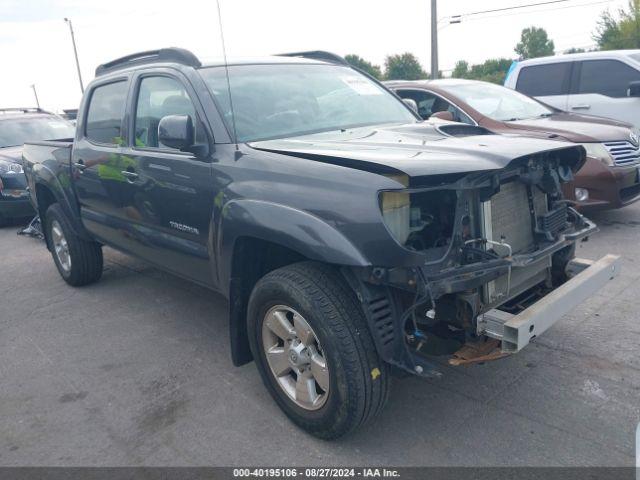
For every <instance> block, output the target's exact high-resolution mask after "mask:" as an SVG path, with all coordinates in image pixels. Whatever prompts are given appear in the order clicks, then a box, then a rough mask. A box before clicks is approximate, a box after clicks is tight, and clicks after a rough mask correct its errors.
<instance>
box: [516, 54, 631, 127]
mask: <svg viewBox="0 0 640 480" xmlns="http://www.w3.org/2000/svg"><path fill="white" fill-rule="evenodd" d="M505 86H507V87H509V88H513V89H514V90H518V91H519V92H522V93H524V94H526V95H529V96H532V97H536V98H538V99H539V100H541V101H543V102H545V103H547V104H549V105H553V106H554V107H556V108H559V109H560V110H566V111H569V112H576V113H588V114H590V115H597V116H599V117H606V118H612V119H614V120H619V121H622V122H627V123H631V124H632V125H634V126H635V127H636V128H640V113H639V112H640V50H615V51H605V52H588V53H574V54H569V55H559V56H556V57H543V58H535V59H532V60H525V61H523V62H519V63H518V64H517V65H516V66H515V67H514V69H513V70H512V71H511V73H510V75H509V76H508V78H507V79H506V81H505Z"/></svg>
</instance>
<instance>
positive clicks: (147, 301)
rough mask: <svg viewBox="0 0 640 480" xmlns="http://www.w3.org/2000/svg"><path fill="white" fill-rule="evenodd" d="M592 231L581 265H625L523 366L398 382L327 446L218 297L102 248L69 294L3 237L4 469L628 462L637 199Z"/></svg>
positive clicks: (633, 408) (639, 332)
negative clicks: (286, 400)
mask: <svg viewBox="0 0 640 480" xmlns="http://www.w3.org/2000/svg"><path fill="white" fill-rule="evenodd" d="M592 218H593V219H594V220H596V221H597V222H598V223H599V225H600V227H601V232H600V233H599V234H597V235H596V236H594V237H592V238H591V240H590V241H589V242H587V243H583V244H581V245H580V247H579V250H578V254H579V255H580V256H583V257H586V258H591V259H595V258H599V257H600V256H602V255H603V254H605V253H608V252H611V253H619V254H622V255H623V256H624V265H623V270H622V274H621V275H620V277H618V278H617V279H615V280H614V281H613V282H610V283H609V285H608V286H607V287H606V288H605V289H604V290H603V291H601V292H600V293H598V294H597V295H595V296H594V297H593V298H591V299H590V300H589V301H588V302H587V303H585V304H584V305H582V306H581V307H580V308H578V309H576V310H575V311H574V312H572V313H571V314H570V315H568V316H566V317H565V318H564V319H562V320H561V321H560V322H559V323H558V324H556V326H555V327H554V328H552V329H551V330H550V331H548V332H547V333H546V334H544V335H543V336H542V337H541V338H539V339H538V340H537V342H536V343H534V344H532V345H530V346H529V347H527V348H526V349H525V350H524V351H523V352H521V353H520V354H518V355H515V356H512V357H510V358H506V359H504V360H501V361H498V362H493V363H489V364H486V365H480V366H474V367H467V368H464V367H458V368H450V367H446V366H445V367H443V371H444V374H445V375H444V376H443V378H442V379H439V380H433V381H426V380H421V379H417V378H408V379H404V380H397V381H395V383H394V386H393V390H392V393H391V399H390V401H389V404H388V407H387V409H386V410H385V412H384V414H383V415H382V417H381V418H380V419H379V421H378V422H377V423H375V424H373V425H371V426H369V427H367V428H365V429H363V430H361V431H359V432H358V433H357V434H355V435H353V436H351V437H348V438H346V439H342V440H339V441H337V442H332V443H329V442H323V441H320V440H316V439H314V438H312V437H310V436H308V435H306V434H305V433H303V432H301V431H300V430H298V429H297V428H295V427H294V426H293V425H292V424H290V423H289V422H288V420H287V419H286V417H285V416H284V415H283V414H282V413H281V412H280V410H279V409H278V408H277V407H276V405H275V403H274V402H273V401H272V400H271V398H270V397H269V396H268V394H267V392H266V390H265V389H264V388H263V386H262V383H261V381H260V378H259V377H258V374H257V372H256V370H255V368H254V366H253V365H247V366H244V367H242V368H234V367H233V366H232V364H231V361H230V355H229V346H228V339H227V337H228V327H227V304H226V301H225V300H224V299H222V298H221V297H219V296H217V295H216V294H214V293H211V292H209V291H207V290H205V289H203V288H200V287H198V286H194V285H192V284H190V283H188V282H186V281H183V280H181V279H178V278H175V277H173V276H170V275H168V274H165V273H162V272H160V271H158V270H156V269H155V268H152V267H149V266H147V265H145V264H143V263H141V262H139V261H137V260H132V259H130V258H128V257H125V256H123V255H121V254H119V253H116V252H114V251H112V250H108V249H105V257H106V270H105V272H104V276H103V278H102V280H101V281H100V282H99V283H98V284H96V285H92V286H90V287H85V288H82V289H73V288H71V287H68V286H67V285H66V284H65V283H64V282H63V281H62V279H61V278H60V277H59V276H58V273H57V271H56V270H55V267H54V265H53V261H52V260H51V257H50V256H49V253H48V252H47V251H46V249H45V248H44V246H43V245H42V243H41V242H40V241H38V240H34V239H31V238H22V237H18V236H16V229H17V226H13V227H5V228H3V229H0V246H1V247H2V251H1V255H2V256H1V260H0V266H1V268H0V465H92V466H93V465H118V466H121V465H171V466H173V465H175V466H185V465H214V466H231V465H274V466H279V465H363V466H371V465H395V466H420V465H429V466H433V465H438V466H442V465H468V466H474V465H598V466H613V465H615V466H631V465H633V464H634V451H635V448H634V437H635V429H636V425H637V424H638V422H639V421H640V355H638V345H639V344H640V324H639V318H640V316H639V315H638V313H637V306H638V304H639V303H638V299H639V298H640V241H639V239H640V204H637V205H635V206H632V207H627V208H626V209H623V210H620V211H616V212H610V213H602V214H598V215H592Z"/></svg>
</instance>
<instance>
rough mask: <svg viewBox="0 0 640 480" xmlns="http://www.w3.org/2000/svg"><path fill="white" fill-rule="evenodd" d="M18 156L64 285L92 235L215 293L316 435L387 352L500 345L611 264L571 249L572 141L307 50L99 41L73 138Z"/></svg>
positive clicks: (343, 421) (370, 390) (362, 394)
mask: <svg viewBox="0 0 640 480" xmlns="http://www.w3.org/2000/svg"><path fill="white" fill-rule="evenodd" d="M23 161H24V168H25V173H26V176H27V179H28V184H29V187H30V192H31V198H32V202H33V205H34V207H35V208H36V209H37V210H38V212H39V214H40V215H41V216H42V219H43V225H44V234H45V238H46V245H47V247H48V249H49V250H50V251H51V253H52V257H53V261H54V262H55V265H56V267H57V269H58V271H59V273H60V275H61V276H62V278H63V279H64V280H65V281H66V282H67V283H68V284H70V285H72V286H82V285H87V284H89V283H92V282H95V281H97V280H98V279H99V278H100V276H101V274H102V263H103V257H102V247H103V246H104V245H107V246H109V247H113V248H115V249H118V250H120V251H122V252H125V253H128V254H131V255H133V256H136V257H138V258H141V259H144V260H146V261H148V262H151V263H152V264H154V265H156V266H158V267H159V268H162V269H164V270H166V271H169V272H172V273H174V274H176V275H179V276H181V277H183V278H185V279H188V280H191V281H193V282H197V283H199V284H201V285H204V286H206V287H208V288H210V289H212V290H214V291H217V292H220V293H221V294H222V295H224V296H225V297H226V298H228V299H229V307H230V308H229V322H230V328H229V331H230V351H231V357H232V360H233V363H234V364H235V365H243V364H246V363H248V362H250V361H252V360H253V361H255V363H256V365H257V368H258V370H259V371H260V374H261V376H262V379H263V381H264V383H265V385H266V387H267V389H268V390H269V392H270V394H271V395H272V396H273V398H274V400H275V401H276V402H277V404H278V405H279V406H280V408H281V409H282V410H283V411H284V412H285V413H286V415H287V416H288V417H289V418H290V419H291V420H292V421H293V422H295V423H296V424H297V425H298V426H300V427H301V428H303V429H305V430H307V431H308V432H310V433H312V434H314V435H316V436H319V437H322V438H336V437H339V436H341V435H344V434H346V433H348V432H351V431H353V430H355V429H356V428H358V427H359V426H361V425H362V424H364V423H365V422H367V421H369V420H371V419H372V418H374V417H375V416H376V415H377V414H378V413H379V412H380V411H381V410H382V408H383V406H384V404H385V401H386V398H387V394H388V391H389V387H390V378H391V376H392V374H393V373H395V372H398V373H402V372H404V373H407V372H408V373H411V374H415V375H419V376H423V377H433V376H438V375H440V374H441V372H440V371H439V365H442V364H443V361H448V362H449V363H450V364H452V365H465V364H471V363H477V362H486V361H489V360H494V359H497V358H501V357H504V356H508V355H512V354H514V353H516V352H518V351H519V350H521V349H522V348H524V347H525V346H526V345H527V344H528V343H529V342H530V341H531V340H532V339H533V338H535V337H536V336H538V335H540V334H542V333H543V332H544V331H545V330H546V329H548V328H549V327H550V326H551V325H553V324H554V322H556V321H557V320H558V319H559V318H560V317H561V316H562V315H563V314H565V313H566V312H568V311H569V310H570V309H572V308H574V307H575V306H576V305H578V304H579V303H580V302H582V301H584V300H585V299H586V298H587V297H588V296H589V295H592V294H593V293H594V292H595V291H597V290H598V289H599V288H601V287H602V286H603V285H604V284H606V282H607V281H608V280H610V279H611V278H613V277H614V276H615V274H616V272H617V270H618V269H619V259H618V257H615V256H612V255H607V256H605V257H603V258H602V259H599V260H597V261H588V260H582V259H576V258H574V252H575V245H576V242H578V241H580V240H583V239H585V238H587V236H589V235H591V234H592V233H594V232H595V231H596V227H595V225H594V224H593V223H591V222H590V221H589V220H587V219H586V218H585V217H583V216H582V215H581V214H580V213H578V212H576V211H575V210H574V209H573V208H571V206H570V204H569V203H568V202H566V201H565V200H563V198H562V185H563V184H564V183H566V182H569V181H571V180H572V179H573V174H574V172H576V171H577V170H578V169H579V168H580V167H581V166H582V165H583V163H584V161H585V150H584V148H583V147H582V146H576V145H575V144H573V145H572V144H566V143H561V142H555V141H548V140H540V139H531V138H514V137H511V138H509V137H504V136H500V135H495V134H491V133H490V132H488V131H487V130H485V129H483V128H481V127H476V126H469V125H459V124H443V123H440V124H430V123H427V122H423V121H422V120H421V119H420V117H419V116H418V115H417V114H416V113H415V112H414V111H413V110H412V109H411V108H410V107H409V106H408V105H407V104H405V103H403V102H402V101H401V100H400V98H399V97H397V96H396V95H395V94H393V93H392V92H391V91H389V90H388V89H387V88H386V87H384V86H383V85H381V84H380V83H378V82H377V81H375V80H374V79H372V78H370V77H368V76H367V75H366V74H363V73H361V72H359V71H358V70H355V69H354V68H352V67H350V66H349V65H348V64H346V62H344V60H342V59H341V58H340V57H338V56H335V55H332V54H328V53H326V52H317V51H316V52H301V53H295V54H286V55H279V56H274V57H269V58H265V59H260V60H245V61H238V62H235V61H231V62H228V63H225V62H221V63H212V64H202V63H201V62H200V61H199V59H198V58H197V57H195V56H194V55H193V54H192V53H190V52H188V51H186V50H182V49H176V48H169V49H161V50H155V51H149V52H143V53H140V54H134V55H130V56H127V57H123V58H120V59H117V60H114V61H112V62H109V63H106V64H103V65H101V66H99V67H98V69H97V71H96V78H95V79H94V80H93V81H92V83H91V84H90V85H89V87H88V88H87V90H86V93H85V95H84V98H83V100H82V102H81V105H80V109H79V112H78V123H77V131H76V134H75V138H74V139H60V140H59V141H52V142H51V141H50V142H39V143H30V144H27V145H25V149H24V159H23ZM443 359H444V360H443ZM461 368H462V367H461Z"/></svg>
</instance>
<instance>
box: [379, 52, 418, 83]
mask: <svg viewBox="0 0 640 480" xmlns="http://www.w3.org/2000/svg"><path fill="white" fill-rule="evenodd" d="M384 67H385V78H386V79H387V80H421V79H424V78H427V77H428V76H429V74H428V73H427V72H425V71H424V69H423V68H422V65H420V62H419V61H418V59H417V58H416V56H415V55H414V54H412V53H408V52H407V53H403V54H400V55H389V56H387V58H386V59H385V61H384Z"/></svg>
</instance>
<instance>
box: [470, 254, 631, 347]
mask: <svg viewBox="0 0 640 480" xmlns="http://www.w3.org/2000/svg"><path fill="white" fill-rule="evenodd" d="M620 263H621V262H620V257H619V256H617V255H606V256H604V257H602V258H601V259H600V260H598V261H597V262H592V261H590V260H585V259H574V260H572V261H571V262H569V264H568V265H567V273H568V274H569V276H571V277H572V278H571V279H570V280H568V281H567V282H566V283H564V284H563V285H561V286H560V287H558V288H557V289H555V290H554V291H552V292H551V293H549V294H548V295H546V296H545V297H543V298H542V299H540V300H538V301H537V302H536V303H534V304H533V305H531V306H530V307H529V308H527V309H526V310H523V311H522V312H520V313H519V314H517V315H512V314H510V313H507V312H504V311H502V310H499V309H492V310H489V311H488V312H486V313H484V314H482V315H479V316H478V322H477V323H478V334H481V335H486V336H488V337H491V338H495V339H498V340H500V341H501V343H502V345H501V349H502V352H503V353H516V352H519V351H520V350H522V349H523V348H524V347H526V346H527V345H528V344H529V343H530V342H531V341H532V340H533V339H534V338H535V337H537V336H538V335H540V334H542V333H543V332H545V331H546V330H548V329H549V328H550V327H551V326H552V325H553V324H554V323H556V322H557V321H558V320H559V319H560V318H561V317H562V316H563V315H565V314H566V313H568V312H569V311H571V310H572V309H573V308H575V307H576V306H577V305H579V304H580V303H582V302H583V301H584V300H586V299H587V298H589V297H590V296H591V295H593V294H594V293H595V292H597V291H598V290H600V288H602V287H603V286H604V285H605V284H606V283H607V282H608V281H609V280H611V279H613V278H614V277H615V276H616V275H617V274H618V273H619V271H620Z"/></svg>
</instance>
